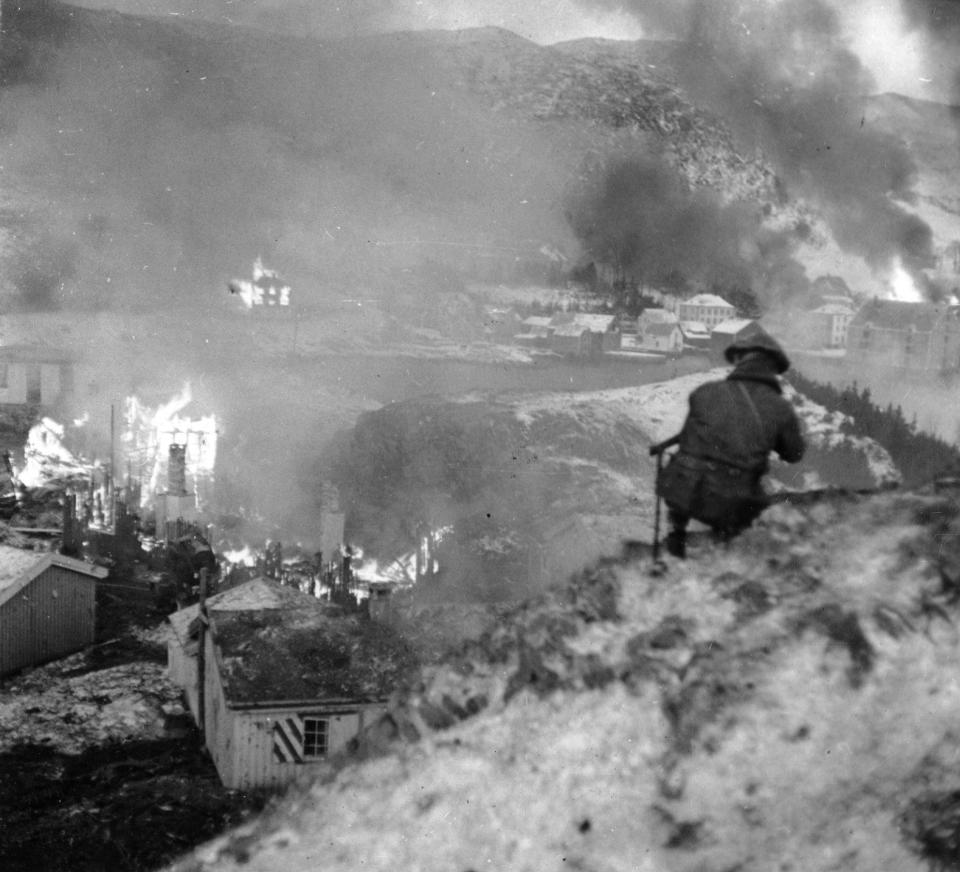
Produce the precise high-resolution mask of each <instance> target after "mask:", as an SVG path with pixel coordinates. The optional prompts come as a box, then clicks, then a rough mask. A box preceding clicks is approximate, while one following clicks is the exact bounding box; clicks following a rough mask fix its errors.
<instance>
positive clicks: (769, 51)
mask: <svg viewBox="0 0 960 872" xmlns="http://www.w3.org/2000/svg"><path fill="white" fill-rule="evenodd" d="M601 5H605V4H601ZM955 5H956V4H950V6H951V7H954V6H955ZM627 6H628V8H630V9H632V10H634V11H635V13H636V14H637V15H638V16H639V17H640V18H641V19H642V20H643V21H644V22H647V23H648V24H649V26H650V27H651V28H652V29H654V30H656V31H657V32H661V33H669V34H672V35H674V36H676V37H678V38H680V39H681V40H682V45H683V48H682V50H681V52H680V55H679V64H680V75H681V79H682V81H683V83H684V85H685V86H686V87H687V88H688V89H689V90H690V91H691V92H692V94H693V96H694V97H695V99H696V100H697V102H698V103H701V104H702V105H705V106H710V107H712V108H714V110H715V111H717V112H718V113H719V114H720V115H722V116H723V117H724V119H725V120H726V121H727V122H728V123H729V124H730V125H731V126H732V127H733V128H734V130H735V132H736V134H737V135H738V138H739V140H740V141H741V144H742V146H743V147H744V148H746V149H747V150H749V149H750V148H751V147H755V146H756V147H760V148H762V149H763V151H764V153H765V154H766V155H767V156H768V157H769V158H770V159H771V160H772V161H773V162H774V163H775V165H776V167H777V170H778V173H779V175H780V177H781V179H782V180H783V181H784V182H785V183H786V185H787V187H788V190H789V191H791V192H793V193H795V194H802V195H804V196H805V197H807V198H810V199H812V200H814V201H816V202H818V203H819V204H820V206H821V208H822V210H823V212H824V215H825V217H826V219H827V221H828V222H829V225H830V228H831V230H832V232H833V234H834V236H835V238H836V239H837V241H838V242H839V243H840V244H841V245H842V246H843V247H844V248H845V249H846V250H847V251H850V252H852V253H855V254H857V255H859V256H861V257H862V258H864V260H865V261H866V262H867V263H868V264H869V265H870V266H871V267H872V268H874V269H888V268H889V266H890V264H891V263H892V262H893V260H894V258H896V257H900V258H901V259H902V261H903V263H904V264H905V265H906V266H907V268H908V269H910V271H911V272H912V273H913V274H914V275H915V276H916V275H919V274H920V271H921V270H922V269H924V268H926V267H928V266H930V265H932V262H933V249H932V233H931V231H930V228H929V227H928V226H927V225H926V224H925V223H924V222H923V221H922V220H921V219H919V218H918V217H917V216H916V215H915V214H914V213H913V212H912V211H911V209H910V206H911V205H912V204H913V202H914V200H915V197H914V193H913V185H914V182H915V174H916V171H915V166H914V163H913V160H912V159H911V156H910V154H909V152H908V151H907V149H906V148H905V147H904V146H903V145H902V144H901V143H900V142H899V141H898V140H897V139H895V138H893V137H891V136H888V135H886V134H884V133H882V132H880V131H878V130H874V129H872V128H871V127H870V125H869V124H867V123H866V120H865V114H864V98H865V96H866V95H868V94H870V93H871V92H872V91H873V84H874V83H873V79H872V77H871V75H870V72H869V70H868V69H867V68H866V67H865V66H864V65H863V63H861V61H860V60H859V59H858V57H857V56H856V55H855V54H854V53H853V51H852V50H851V49H850V47H849V45H848V43H847V41H846V39H845V38H844V30H843V22H842V20H841V18H840V16H839V15H838V13H837V11H836V10H835V9H834V7H833V6H831V5H830V4H829V3H827V2H825V0H776V2H774V0H769V2H758V0H750V2H747V0H687V2H669V3H667V2H659V0H653V2H651V0H634V2H632V3H628V4H627Z"/></svg>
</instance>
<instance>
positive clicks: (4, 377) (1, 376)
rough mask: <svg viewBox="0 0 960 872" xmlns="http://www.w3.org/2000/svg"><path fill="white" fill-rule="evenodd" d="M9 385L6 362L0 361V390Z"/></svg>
mask: <svg viewBox="0 0 960 872" xmlns="http://www.w3.org/2000/svg"><path fill="white" fill-rule="evenodd" d="M8 387H10V373H9V372H8V370H7V364H5V363H0V390H6V389H7V388H8Z"/></svg>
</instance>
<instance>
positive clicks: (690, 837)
mask: <svg viewBox="0 0 960 872" xmlns="http://www.w3.org/2000/svg"><path fill="white" fill-rule="evenodd" d="M958 541H960V526H958V504H957V502H956V495H955V494H947V493H937V492H935V491H930V492H926V493H896V492H895V493H887V494H883V495H878V496H873V497H870V498H855V497H840V496H833V497H830V498H827V499H824V500H822V501H820V502H817V503H813V504H810V505H807V506H805V507H802V508H797V507H793V506H788V505H779V506H776V507H774V508H772V509H770V510H769V511H768V512H767V513H766V514H765V516H764V517H763V518H762V520H761V521H760V522H759V524H758V525H757V527H756V528H754V529H753V530H751V531H750V532H748V533H747V534H745V535H744V536H743V537H741V538H740V539H738V540H736V541H735V542H734V544H733V545H732V546H730V547H729V548H727V549H724V548H722V547H720V546H714V545H711V544H708V543H706V544H701V545H699V546H698V548H697V549H695V552H696V553H694V554H693V555H692V556H691V559H690V560H689V561H687V562H686V563H673V564H672V565H671V566H670V567H669V569H668V571H667V573H666V575H664V576H660V577H653V576H652V575H651V574H650V573H649V572H648V570H649V566H648V565H646V564H645V563H643V562H640V561H637V560H630V559H622V560H620V561H616V562H608V563H607V564H606V566H605V567H603V568H600V569H597V570H595V571H593V572H591V573H588V574H587V575H585V576H583V577H581V578H580V579H578V580H576V581H574V582H571V583H569V584H567V585H565V586H563V587H562V588H560V589H559V590H557V591H556V592H555V593H554V594H552V595H550V596H547V597H544V598H541V599H537V600H534V601H531V602H528V603H526V604H524V605H523V606H519V607H518V608H517V609H516V610H515V611H514V612H513V613H512V614H508V615H506V616H501V617H500V618H499V619H498V621H497V623H496V625H495V626H493V627H492V628H491V630H490V631H489V632H488V634H487V635H486V636H484V637H483V638H481V639H480V640H479V641H478V642H473V643H471V644H469V645H468V646H466V647H464V648H463V649H462V650H460V651H459V652H451V654H450V655H449V656H448V657H447V658H445V662H444V664H443V665H440V666H436V667H434V668H432V669H430V670H427V671H426V672H425V673H424V674H423V676H422V679H421V681H420V682H419V683H418V684H417V685H415V686H414V687H412V688H411V689H410V690H409V691H407V692H405V693H402V694H399V695H398V697H397V699H396V700H395V702H394V704H393V706H392V709H391V715H390V717H389V718H388V719H387V720H385V721H384V722H383V723H382V724H381V725H380V727H379V730H378V732H377V733H375V734H371V736H370V737H368V741H367V743H366V744H365V748H366V753H367V755H368V756H367V759H366V760H365V761H364V760H362V759H357V760H354V761H347V762H346V765H345V766H339V765H335V766H331V768H330V770H329V772H328V773H327V774H326V776H325V777H324V778H322V779H321V780H320V781H319V782H318V783H316V784H315V785H313V786H312V787H304V788H302V789H298V790H296V791H295V792H294V793H293V794H292V795H291V796H290V797H289V798H288V799H287V800H286V801H284V802H283V803H281V804H280V805H279V807H278V808H277V809H275V810H274V811H273V812H272V813H270V814H269V815H268V816H266V817H264V818H261V819H260V820H257V821H253V822H251V823H250V824H248V825H246V826H244V827H242V828H241V829H239V830H237V831H236V832H234V833H232V834H229V835H227V836H225V837H223V838H221V839H219V840H217V841H215V842H213V843H210V844H209V845H207V846H206V847H204V848H202V849H200V850H198V851H197V852H195V853H194V854H193V855H192V856H190V857H189V858H186V859H185V860H183V861H182V862H181V863H180V864H179V865H177V866H176V867H175V868H176V870H177V872H201V870H203V872H212V870H215V872H228V870H240V869H243V870H245V872H257V870H273V869H277V868H281V867H282V868H284V869H286V870H289V872H300V870H307V869H314V868H317V865H318V864H319V865H322V867H323V868H324V869H327V870H331V872H334V870H340V869H343V870H355V869H360V868H363V869H370V870H387V869H390V870H393V869H397V868H403V869H416V870H421V872H430V870H444V872H446V870H450V869H481V868H489V869H502V870H525V872H527V870H529V872H534V870H535V872H549V870H562V869H569V868H579V869H593V870H603V872H616V870H624V872H626V870H631V872H636V870H640V872H665V870H670V872H694V870H701V872H702V870H706V869H716V870H720V869H723V870H734V869H736V870H741V872H768V870H771V869H780V870H786V869H796V870H800V869H802V870H805V872H827V870H839V869H843V870H847V872H877V870H898V872H927V870H929V869H952V868H956V863H957V857H958V855H957V849H956V844H957V832H958V824H957V820H958V812H957V796H958V795H960V780H958V776H957V772H958V769H957V765H956V764H957V761H958V759H960V740H958V738H957V733H956V726H955V722H956V711H957V707H958V706H960V684H958V682H957V680H956V676H957V674H958V670H960V635H958V633H957V631H956V623H957V621H958V620H960V612H958V606H957V603H958V587H957V578H958V574H960V553H958V552H957V544H956V543H957V542H958Z"/></svg>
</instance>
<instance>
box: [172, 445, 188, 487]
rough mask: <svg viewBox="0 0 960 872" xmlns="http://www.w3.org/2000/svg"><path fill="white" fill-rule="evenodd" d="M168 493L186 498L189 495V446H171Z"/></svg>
mask: <svg viewBox="0 0 960 872" xmlns="http://www.w3.org/2000/svg"><path fill="white" fill-rule="evenodd" d="M167 493H168V494H173V495H176V496H184V495H186V493H187V446H186V445H171V446H170V459H169V462H168V463H167Z"/></svg>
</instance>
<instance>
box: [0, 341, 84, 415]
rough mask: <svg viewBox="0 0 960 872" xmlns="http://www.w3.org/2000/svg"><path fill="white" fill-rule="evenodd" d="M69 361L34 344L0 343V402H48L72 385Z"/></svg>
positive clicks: (64, 392) (48, 404)
mask: <svg viewBox="0 0 960 872" xmlns="http://www.w3.org/2000/svg"><path fill="white" fill-rule="evenodd" d="M72 381H73V368H72V363H71V361H70V360H69V359H68V358H67V357H65V356H64V355H63V354H61V353H60V352H58V351H56V350H54V349H50V348H44V347H42V346H35V345H3V346H0V404H10V405H31V406H52V405H54V404H55V403H57V401H58V400H60V399H61V398H62V397H63V396H64V394H66V393H68V392H69V391H70V390H71V389H72V387H73V385H72Z"/></svg>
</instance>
